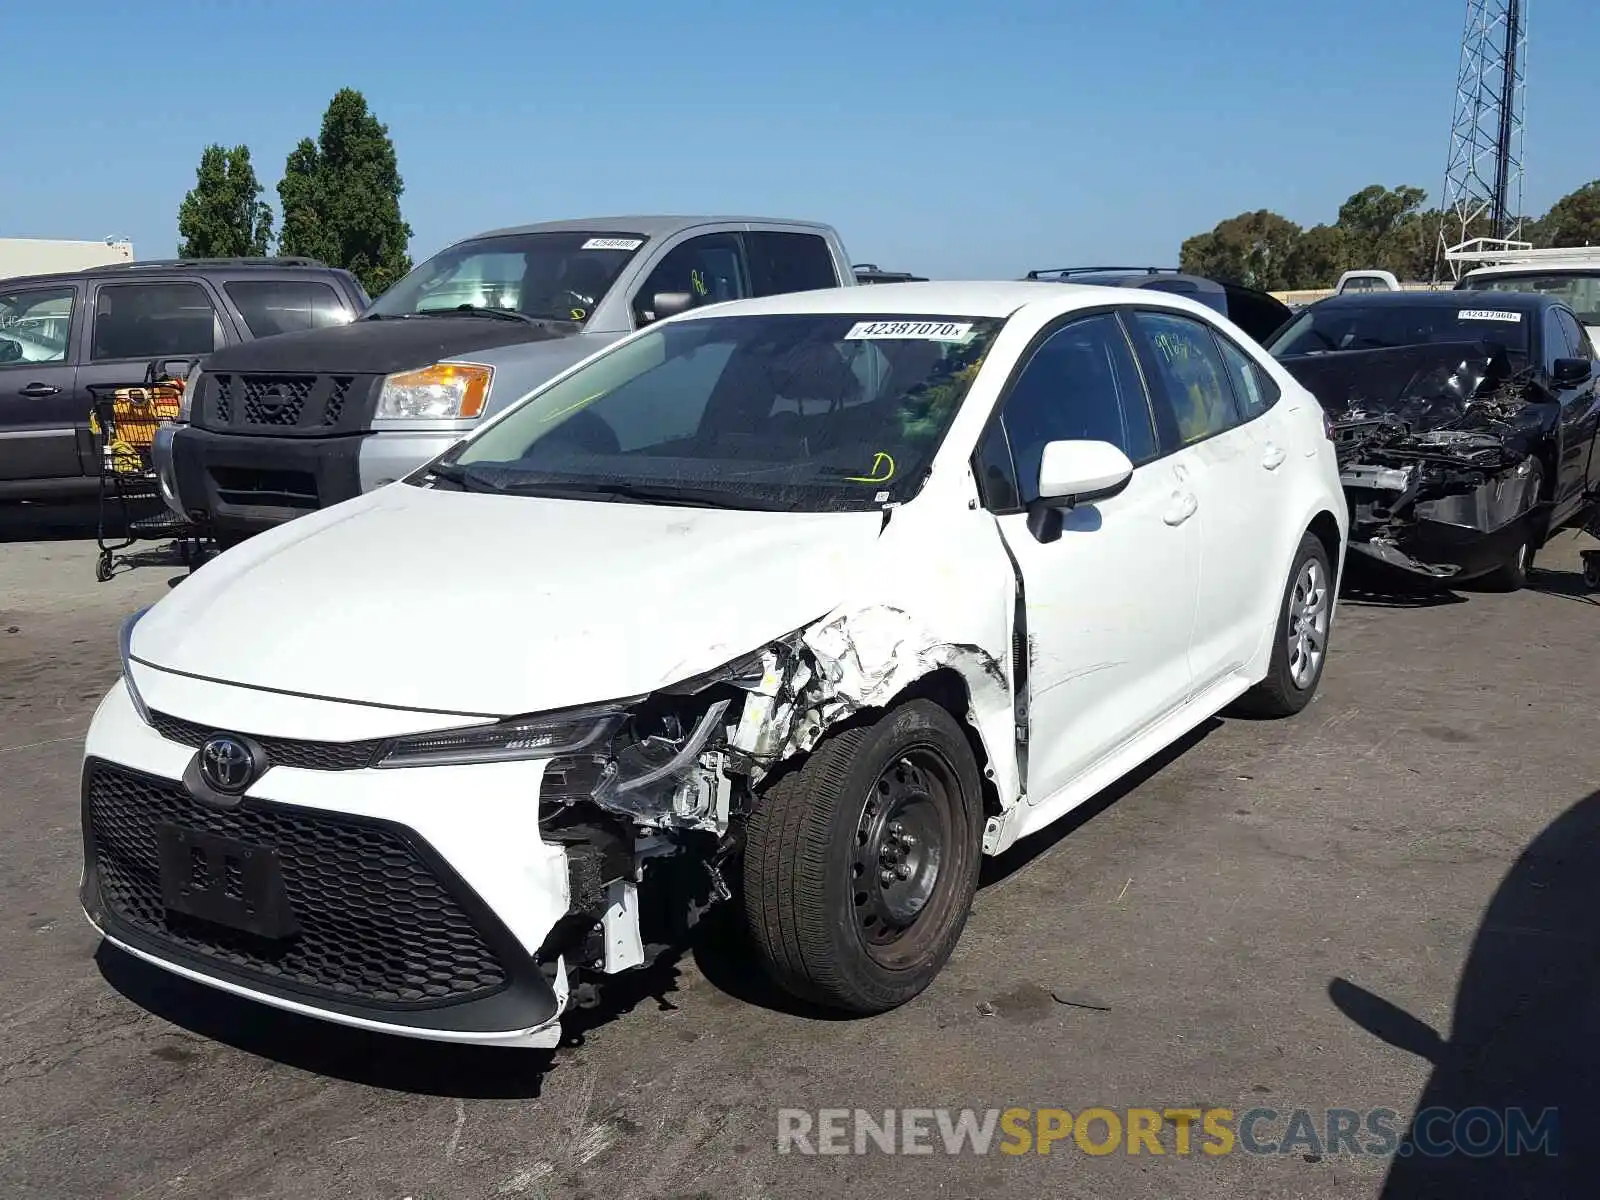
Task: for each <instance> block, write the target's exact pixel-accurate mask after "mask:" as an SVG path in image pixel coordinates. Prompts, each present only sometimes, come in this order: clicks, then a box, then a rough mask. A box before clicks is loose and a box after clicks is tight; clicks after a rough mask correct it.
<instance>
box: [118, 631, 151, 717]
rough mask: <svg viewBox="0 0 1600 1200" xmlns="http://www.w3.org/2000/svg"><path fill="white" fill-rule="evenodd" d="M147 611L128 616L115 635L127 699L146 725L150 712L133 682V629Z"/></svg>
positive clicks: (137, 686)
mask: <svg viewBox="0 0 1600 1200" xmlns="http://www.w3.org/2000/svg"><path fill="white" fill-rule="evenodd" d="M149 611H150V610H149V609H148V608H141V609H140V610H139V611H138V612H136V613H134V614H132V615H131V616H129V617H128V619H127V620H126V621H124V622H123V623H122V629H121V630H120V631H119V632H118V634H117V655H118V657H120V658H121V660H122V678H123V681H124V682H125V683H126V684H127V686H128V698H129V699H130V700H132V701H133V711H134V712H136V713H138V714H139V719H140V720H141V721H143V722H144V723H145V724H146V725H149V724H150V723H151V722H150V710H149V709H148V708H146V707H145V703H144V697H143V696H141V695H139V685H138V684H136V683H135V682H134V681H133V627H134V626H135V625H137V624H138V623H139V618H140V617H142V616H144V615H145V613H147V612H149Z"/></svg>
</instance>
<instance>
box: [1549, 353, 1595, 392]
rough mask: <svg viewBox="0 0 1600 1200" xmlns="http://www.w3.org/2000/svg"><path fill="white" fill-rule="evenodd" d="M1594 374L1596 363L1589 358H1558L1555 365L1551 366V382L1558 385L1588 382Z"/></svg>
mask: <svg viewBox="0 0 1600 1200" xmlns="http://www.w3.org/2000/svg"><path fill="white" fill-rule="evenodd" d="M1593 374H1594V363H1593V362H1592V361H1591V360H1590V359H1587V358H1558V359H1556V361H1555V366H1553V367H1551V368H1550V382H1551V383H1554V384H1557V385H1566V386H1571V385H1573V384H1578V383H1587V382H1588V380H1589V376H1591V375H1593Z"/></svg>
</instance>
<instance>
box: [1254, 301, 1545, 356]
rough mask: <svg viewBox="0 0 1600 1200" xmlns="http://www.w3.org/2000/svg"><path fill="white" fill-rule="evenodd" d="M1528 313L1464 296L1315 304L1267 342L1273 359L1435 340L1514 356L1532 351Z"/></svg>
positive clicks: (1432, 341) (1384, 347)
mask: <svg viewBox="0 0 1600 1200" xmlns="http://www.w3.org/2000/svg"><path fill="white" fill-rule="evenodd" d="M1532 323H1533V322H1532V321H1531V320H1530V319H1529V318H1528V316H1527V314H1525V313H1521V312H1505V311H1499V310H1495V309H1494V306H1493V305H1488V304H1480V303H1478V302H1477V301H1473V300H1469V299H1467V298H1465V297H1463V298H1462V301H1461V303H1460V304H1437V303H1433V304H1364V303H1362V304H1345V303H1329V304H1314V305H1312V306H1311V307H1310V308H1308V309H1306V310H1305V311H1304V312H1302V313H1300V314H1299V315H1298V316H1297V317H1295V319H1294V320H1293V321H1290V322H1289V323H1288V324H1287V325H1285V326H1284V327H1283V329H1282V330H1280V331H1279V332H1278V333H1277V334H1276V335H1275V336H1274V337H1273V338H1272V339H1271V340H1270V341H1269V342H1268V343H1267V350H1268V351H1269V352H1270V353H1271V354H1272V355H1273V356H1274V357H1275V358H1291V357H1294V356H1295V355H1300V354H1333V353H1338V352H1339V351H1344V350H1386V349H1389V348H1391V347H1395V346H1425V345H1429V344H1431V343H1436V342H1490V343H1492V344H1494V345H1498V346H1504V347H1505V349H1506V353H1507V354H1509V355H1510V356H1511V357H1512V358H1513V359H1517V358H1519V357H1520V358H1522V359H1526V358H1527V355H1528V327H1529V326H1530V325H1531V324H1532Z"/></svg>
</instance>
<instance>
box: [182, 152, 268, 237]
mask: <svg viewBox="0 0 1600 1200" xmlns="http://www.w3.org/2000/svg"><path fill="white" fill-rule="evenodd" d="M194 174H195V183H194V187H193V188H191V189H190V191H189V193H188V195H186V196H184V198H183V203H182V204H180V205H179V206H178V236H179V237H181V238H182V239H183V241H182V243H181V244H180V245H179V247H178V255H179V257H182V258H251V257H254V258H259V257H261V256H262V255H264V254H266V252H267V243H268V242H269V241H270V240H271V239H272V210H271V209H270V208H268V207H267V205H266V202H265V201H264V200H262V199H261V192H262V190H263V189H262V187H261V184H260V182H259V181H258V180H257V179H256V172H255V168H254V167H253V166H251V164H250V148H249V147H248V146H235V147H233V148H232V149H231V150H228V149H224V148H223V147H222V146H219V145H211V146H207V147H206V148H205V150H204V151H203V152H202V153H201V155H200V165H199V166H198V167H197V168H195V173H194Z"/></svg>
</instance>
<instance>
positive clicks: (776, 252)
mask: <svg viewBox="0 0 1600 1200" xmlns="http://www.w3.org/2000/svg"><path fill="white" fill-rule="evenodd" d="M744 244H745V246H746V247H747V248H748V250H749V253H750V281H751V284H752V286H753V288H754V292H755V295H757V296H778V295H782V294H783V293H785V292H809V291H815V290H816V289H818V288H831V287H838V286H839V279H838V276H837V275H836V274H835V273H834V265H833V254H832V252H831V251H829V249H828V243H827V241H826V239H824V238H822V237H819V236H818V235H817V234H814V233H747V234H745V235H744Z"/></svg>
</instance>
